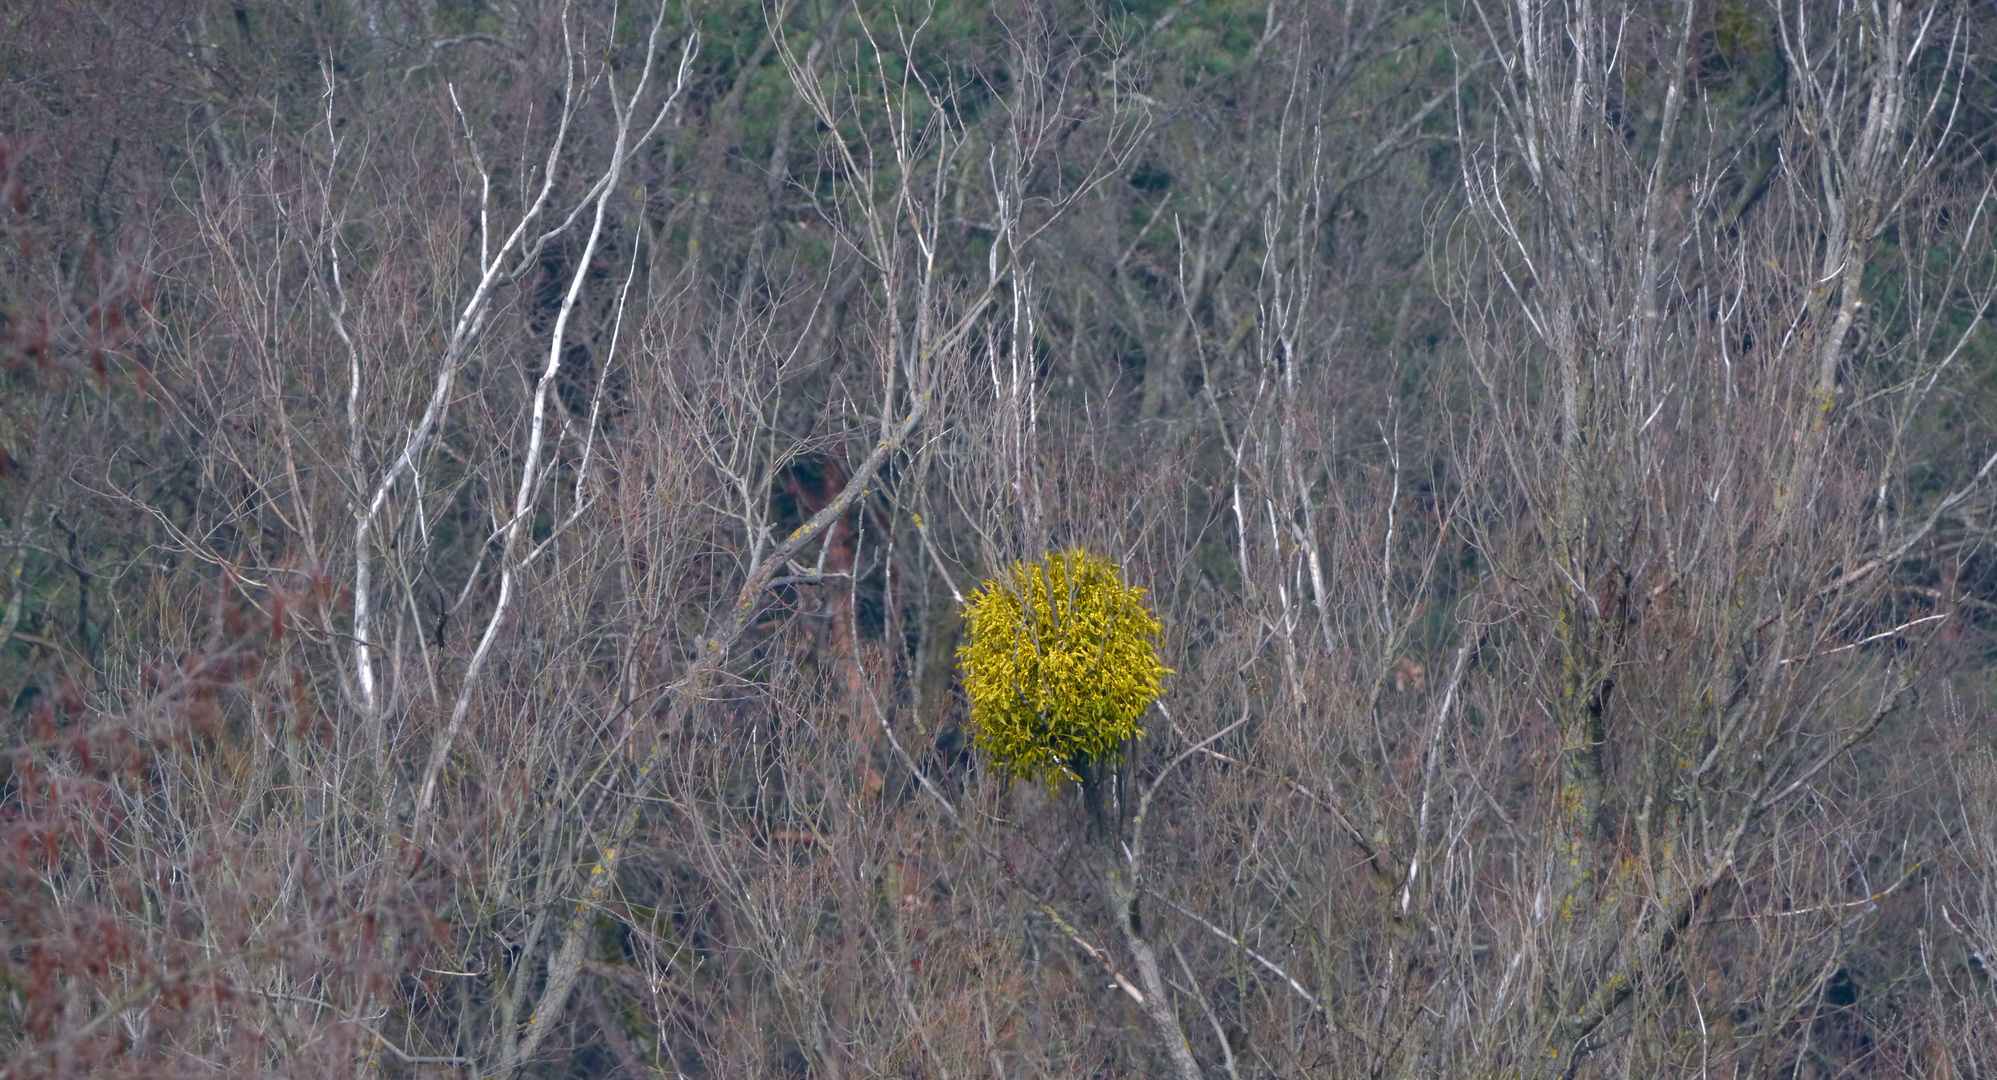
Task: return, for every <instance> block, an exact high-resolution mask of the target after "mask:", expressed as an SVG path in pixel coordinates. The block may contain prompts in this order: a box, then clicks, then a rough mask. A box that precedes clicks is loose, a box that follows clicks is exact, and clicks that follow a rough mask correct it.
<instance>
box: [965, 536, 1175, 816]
mask: <svg viewBox="0 0 1997 1080" xmlns="http://www.w3.org/2000/svg"><path fill="white" fill-rule="evenodd" d="M1119 569H1120V568H1119V567H1118V566H1117V565H1116V564H1115V563H1113V562H1111V561H1109V560H1108V559H1105V558H1102V557H1101V556H1098V555H1091V554H1089V553H1088V552H1086V551H1083V550H1082V549H1080V548H1071V549H1070V550H1068V551H1063V552H1050V553H1049V554H1048V555H1047V557H1046V558H1044V559H1041V560H1040V561H1039V562H1036V563H1024V562H1015V563H1013V564H1012V567H1011V569H1009V570H1008V571H1006V572H1005V573H1004V574H1001V575H1000V576H999V577H998V578H996V579H994V580H991V581H987V582H985V583H984V585H983V586H981V587H980V588H979V589H978V591H977V592H975V593H973V594H971V598H970V600H969V601H967V602H966V605H965V607H966V610H965V618H966V621H967V622H969V624H970V627H969V629H970V635H969V637H970V640H969V642H968V643H966V644H964V645H960V646H958V648H957V660H958V663H959V665H960V666H961V667H962V668H963V672H964V690H965V692H966V693H968V694H969V695H970V698H971V727H972V732H971V734H972V739H973V741H975V742H976V743H977V745H978V748H979V749H980V750H983V751H984V752H985V754H986V755H987V756H988V757H989V758H990V759H991V761H992V763H993V764H994V765H996V766H997V767H998V768H999V769H1000V770H1001V771H1003V772H1005V773H1007V774H1009V775H1011V776H1015V777H1020V778H1023V779H1030V778H1032V777H1035V776H1039V775H1042V774H1045V775H1046V777H1047V779H1048V781H1049V782H1050V783H1056V782H1059V781H1060V780H1062V779H1067V780H1079V779H1080V776H1079V774H1078V772H1077V768H1078V766H1080V765H1083V764H1093V763H1107V762H1113V761H1115V760H1117V757H1118V755H1120V754H1121V753H1122V751H1123V744H1124V742H1125V741H1126V740H1128V739H1131V738H1135V737H1137V736H1139V735H1142V734H1143V732H1142V731H1140V730H1139V729H1138V726H1137V721H1138V719H1139V718H1140V717H1142V716H1143V715H1144V710H1145V709H1147V708H1149V707H1150V705H1151V703H1152V702H1153V701H1156V700H1157V699H1158V693H1159V690H1160V686H1159V680H1160V679H1162V678H1163V677H1164V676H1166V675H1170V674H1172V672H1171V670H1170V669H1169V668H1167V667H1165V665H1163V664H1161V663H1159V662H1158V649H1157V645H1156V642H1157V638H1158V632H1159V630H1160V629H1162V627H1161V626H1160V625H1159V622H1158V619H1157V617H1156V616H1154V615H1152V614H1151V611H1150V609H1148V608H1146V607H1145V606H1144V590H1143V589H1137V588H1132V587H1131V586H1128V585H1125V584H1124V583H1123V580H1122V578H1121V577H1120V576H1119Z"/></svg>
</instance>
